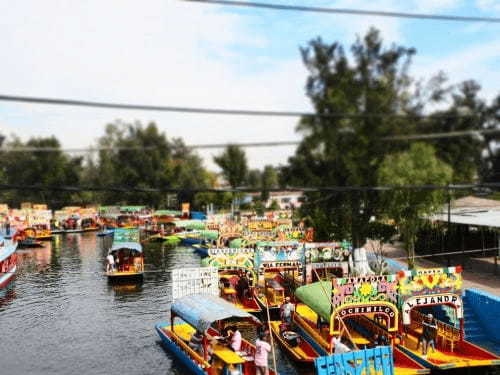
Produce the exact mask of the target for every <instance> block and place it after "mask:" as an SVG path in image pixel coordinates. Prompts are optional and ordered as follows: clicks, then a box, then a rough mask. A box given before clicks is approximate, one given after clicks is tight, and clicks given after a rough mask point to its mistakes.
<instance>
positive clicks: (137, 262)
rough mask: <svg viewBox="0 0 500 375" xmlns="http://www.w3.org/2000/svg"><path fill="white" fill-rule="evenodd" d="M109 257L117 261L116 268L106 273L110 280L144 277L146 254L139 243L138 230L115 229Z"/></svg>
mask: <svg viewBox="0 0 500 375" xmlns="http://www.w3.org/2000/svg"><path fill="white" fill-rule="evenodd" d="M109 255H112V256H113V258H114V260H115V264H114V267H113V268H112V269H111V270H107V271H106V275H107V276H108V279H109V280H119V279H131V278H142V277H143V275H144V254H143V252H142V246H141V244H140V243H139V230H138V229H123V228H117V229H115V230H114V233H113V245H112V246H111V248H110V249H109V251H108V256H109Z"/></svg>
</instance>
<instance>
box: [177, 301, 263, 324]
mask: <svg viewBox="0 0 500 375" xmlns="http://www.w3.org/2000/svg"><path fill="white" fill-rule="evenodd" d="M171 310H172V314H175V315H176V316H178V317H179V318H181V319H182V320H184V321H185V322H187V323H189V324H190V325H192V326H193V327H195V328H196V329H198V330H200V331H202V332H204V331H205V330H207V329H208V328H209V327H210V325H211V324H212V323H214V322H216V321H219V320H225V319H230V318H244V319H252V320H253V321H254V322H256V323H257V324H260V321H259V320H258V319H257V318H255V317H254V316H253V315H251V314H249V313H247V312H246V311H243V310H241V309H239V308H237V307H235V306H234V305H233V304H232V303H229V302H227V301H226V300H224V299H222V298H220V297H216V296H211V295H207V294H194V295H190V296H185V297H182V298H179V299H178V300H177V301H175V302H174V303H173V304H172V306H171Z"/></svg>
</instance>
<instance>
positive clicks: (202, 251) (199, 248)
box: [193, 244, 208, 257]
mask: <svg viewBox="0 0 500 375" xmlns="http://www.w3.org/2000/svg"><path fill="white" fill-rule="evenodd" d="M193 248H194V252H195V253H196V254H198V255H200V256H202V257H207V256H208V247H207V246H203V245H200V244H197V245H196V244H195V245H194V246H193Z"/></svg>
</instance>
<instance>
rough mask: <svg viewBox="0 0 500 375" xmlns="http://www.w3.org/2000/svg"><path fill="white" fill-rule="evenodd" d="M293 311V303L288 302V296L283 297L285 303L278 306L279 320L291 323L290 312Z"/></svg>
mask: <svg viewBox="0 0 500 375" xmlns="http://www.w3.org/2000/svg"><path fill="white" fill-rule="evenodd" d="M294 311H295V305H294V304H293V303H292V302H290V297H286V298H285V303H283V304H282V305H281V307H280V317H281V320H282V321H283V322H285V323H287V324H291V323H292V314H293V312H294Z"/></svg>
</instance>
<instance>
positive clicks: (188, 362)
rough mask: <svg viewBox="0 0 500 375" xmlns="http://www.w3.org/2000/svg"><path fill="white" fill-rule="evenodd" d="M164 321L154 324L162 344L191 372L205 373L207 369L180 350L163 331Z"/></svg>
mask: <svg viewBox="0 0 500 375" xmlns="http://www.w3.org/2000/svg"><path fill="white" fill-rule="evenodd" d="M167 326H168V324H166V323H158V324H156V325H155V329H156V332H158V335H159V336H160V339H161V341H162V343H163V345H164V346H165V347H166V348H167V349H168V350H169V351H170V352H171V353H172V354H173V355H175V357H176V358H177V359H179V360H180V361H181V362H182V364H183V365H184V366H186V367H187V368H188V369H189V370H190V371H191V372H192V373H193V374H196V375H207V374H209V373H208V371H206V370H205V369H202V368H200V367H199V366H198V364H197V363H195V362H194V361H193V360H192V359H191V357H190V356H189V355H187V354H186V352H185V351H184V350H182V349H181V348H180V347H179V345H177V344H176V343H175V342H174V341H173V340H172V339H171V338H170V337H168V335H167V334H166V332H165V331H164V328H165V327H167Z"/></svg>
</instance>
